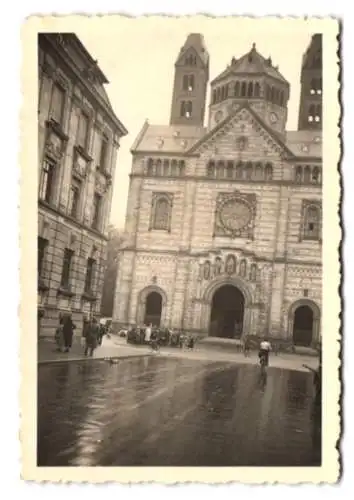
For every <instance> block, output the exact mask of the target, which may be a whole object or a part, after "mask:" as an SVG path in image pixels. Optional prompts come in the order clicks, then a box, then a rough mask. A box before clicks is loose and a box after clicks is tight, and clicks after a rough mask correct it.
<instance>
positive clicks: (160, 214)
mask: <svg viewBox="0 0 354 500" xmlns="http://www.w3.org/2000/svg"><path fill="white" fill-rule="evenodd" d="M152 229H158V230H163V231H168V230H169V229H170V202H169V200H168V198H166V197H164V196H161V197H159V198H157V199H156V201H155V206H154V216H153V226H152Z"/></svg>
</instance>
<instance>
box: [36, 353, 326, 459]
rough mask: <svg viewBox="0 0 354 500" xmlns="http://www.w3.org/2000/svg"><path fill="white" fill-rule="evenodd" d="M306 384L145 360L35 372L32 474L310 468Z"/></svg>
mask: <svg viewBox="0 0 354 500" xmlns="http://www.w3.org/2000/svg"><path fill="white" fill-rule="evenodd" d="M312 391H313V388H312V377H311V375H310V374H307V373H303V372H297V371H290V370H281V369H272V368H270V369H269V371H268V374H267V377H266V378H265V377H264V378H261V377H260V374H259V371H258V367H256V366H252V365H235V364H232V365H231V364H230V365H228V364H225V363H210V362H209V363H207V362H205V363H204V362H197V361H192V360H182V359H163V358H159V357H154V356H151V357H143V358H139V359H133V360H120V361H119V363H118V364H114V365H111V364H109V363H107V362H105V361H97V362H92V363H85V364H84V363H75V362H71V363H63V364H60V365H46V366H40V367H39V371H38V465H43V466H94V465H99V466H123V465H148V466H157V465H160V466H163V465H164V466H237V465H238V466H256V465H259V466H315V465H320V462H321V433H320V422H319V421H318V419H317V418H314V416H313V407H312V394H313V392H312Z"/></svg>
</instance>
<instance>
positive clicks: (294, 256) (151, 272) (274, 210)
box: [114, 34, 322, 346]
mask: <svg viewBox="0 0 354 500" xmlns="http://www.w3.org/2000/svg"><path fill="white" fill-rule="evenodd" d="M300 72H301V102H300V112H299V125H298V130H295V131H287V130H286V122H287V112H288V110H287V104H288V100H289V94H290V85H289V82H287V81H286V79H285V78H284V76H283V75H282V74H281V73H280V72H279V69H278V67H276V66H275V65H274V64H273V62H272V60H271V58H270V57H269V58H265V57H263V56H262V55H261V54H260V53H259V52H258V50H257V48H256V45H255V44H253V46H252V47H251V49H250V51H249V52H248V53H247V54H245V55H243V56H242V57H240V58H238V59H237V58H235V57H233V58H232V59H231V61H230V64H229V65H228V66H227V68H226V69H225V71H223V72H222V73H221V74H220V75H218V76H217V77H216V78H215V79H214V80H213V81H212V82H211V84H210V85H211V89H210V90H211V101H210V104H209V112H208V117H207V122H208V123H207V126H206V127H204V114H205V108H206V93H207V84H208V81H209V54H208V51H207V48H206V45H205V42H204V39H203V37H202V35H200V34H191V35H189V36H188V38H187V40H186V42H185V44H184V46H183V47H182V49H181V51H180V53H179V54H178V57H177V61H176V63H175V79H174V88H173V98H172V109H171V120H170V125H150V124H149V123H148V122H146V123H145V124H144V126H143V128H142V130H141V132H140V134H139V136H138V137H137V139H136V141H135V143H134V145H133V147H132V156H133V161H132V170H131V178H130V190H129V198H128V207H127V216H126V236H125V237H126V246H125V249H124V251H123V254H122V255H121V259H120V267H119V273H118V278H117V288H116V297H115V312H114V319H115V321H116V322H117V323H119V324H121V323H123V324H126V325H131V324H135V323H150V322H151V323H153V324H157V325H158V324H160V325H162V326H166V327H173V328H181V329H184V330H188V331H192V332H195V333H197V334H198V335H200V336H206V335H210V336H216V337H229V338H240V337H242V336H243V335H245V334H251V335H257V336H260V337H262V336H265V335H270V336H272V337H274V338H281V339H286V340H287V341H289V342H291V343H294V344H296V345H302V346H312V345H314V344H316V343H317V342H319V341H320V338H321V302H322V300H321V295H322V256H321V254H322V133H321V129H322V39H321V35H320V34H316V35H314V36H313V37H312V39H311V40H309V46H308V49H307V51H306V53H305V54H304V56H303V61H302V67H301V68H299V74H300Z"/></svg>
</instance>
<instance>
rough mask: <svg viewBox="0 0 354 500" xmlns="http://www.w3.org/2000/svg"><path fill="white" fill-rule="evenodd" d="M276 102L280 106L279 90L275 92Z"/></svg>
mask: <svg viewBox="0 0 354 500" xmlns="http://www.w3.org/2000/svg"><path fill="white" fill-rule="evenodd" d="M274 101H275V103H276V104H279V101H280V98H279V90H278V89H275V90H274Z"/></svg>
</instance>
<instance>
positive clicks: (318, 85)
mask: <svg viewBox="0 0 354 500" xmlns="http://www.w3.org/2000/svg"><path fill="white" fill-rule="evenodd" d="M316 93H317V94H318V95H321V94H322V78H319V79H318V80H317V88H316Z"/></svg>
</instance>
